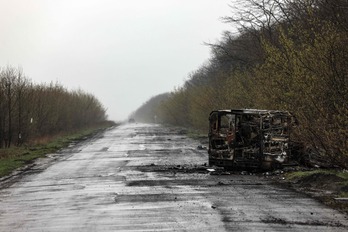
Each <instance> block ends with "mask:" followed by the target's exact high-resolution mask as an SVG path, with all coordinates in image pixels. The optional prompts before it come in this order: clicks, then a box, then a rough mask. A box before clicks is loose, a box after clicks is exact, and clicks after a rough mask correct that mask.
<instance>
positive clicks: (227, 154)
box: [208, 109, 293, 169]
mask: <svg viewBox="0 0 348 232" xmlns="http://www.w3.org/2000/svg"><path fill="white" fill-rule="evenodd" d="M292 121H293V117H292V116H291V114H290V113H289V112H287V111H275V110H257V109H242V110H233V109H232V110H216V111H212V112H211V113H210V116H209V150H208V153H209V165H216V166H221V167H225V168H226V167H227V168H234V167H242V168H255V169H273V168H278V167H281V166H283V165H286V164H288V163H289V158H290V148H289V142H290V129H291V125H292Z"/></svg>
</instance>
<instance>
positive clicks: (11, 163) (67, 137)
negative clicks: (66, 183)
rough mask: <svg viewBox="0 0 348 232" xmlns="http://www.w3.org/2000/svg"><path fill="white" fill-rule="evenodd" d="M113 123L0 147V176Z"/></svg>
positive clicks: (83, 138)
mask: <svg viewBox="0 0 348 232" xmlns="http://www.w3.org/2000/svg"><path fill="white" fill-rule="evenodd" d="M113 125H115V124H113V123H106V124H101V125H98V126H95V127H91V128H86V129H83V130H81V131H77V132H75V133H71V134H64V135H58V136H53V137H45V138H41V139H36V140H35V141H33V142H32V143H31V144H30V145H29V144H23V145H22V146H20V147H15V146H13V147H10V148H4V149H0V177H4V176H7V175H9V174H11V172H13V171H14V170H16V169H17V168H20V167H23V166H25V165H28V164H30V163H33V162H34V160H35V159H37V158H40V157H45V156H46V155H47V154H50V153H55V152H57V151H58V150H60V149H62V148H65V147H67V146H69V144H71V143H73V142H78V141H82V140H85V139H87V138H89V137H91V136H92V135H94V134H96V133H98V132H100V131H102V130H105V129H107V128H109V127H111V126H113Z"/></svg>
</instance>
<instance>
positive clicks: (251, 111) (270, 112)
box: [210, 109, 290, 115]
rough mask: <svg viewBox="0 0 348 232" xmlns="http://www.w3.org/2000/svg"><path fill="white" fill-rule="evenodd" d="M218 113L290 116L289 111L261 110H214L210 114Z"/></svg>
mask: <svg viewBox="0 0 348 232" xmlns="http://www.w3.org/2000/svg"><path fill="white" fill-rule="evenodd" d="M214 112H218V113H220V112H221V113H232V114H288V115H289V114H290V113H289V112H288V111H280V110H260V109H230V110H228V109H224V110H213V111H212V112H211V113H210V114H212V113H214Z"/></svg>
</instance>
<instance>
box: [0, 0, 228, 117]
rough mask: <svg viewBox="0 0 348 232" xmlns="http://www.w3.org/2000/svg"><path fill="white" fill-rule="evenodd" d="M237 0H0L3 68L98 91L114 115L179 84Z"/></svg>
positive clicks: (206, 51)
mask: <svg viewBox="0 0 348 232" xmlns="http://www.w3.org/2000/svg"><path fill="white" fill-rule="evenodd" d="M231 2H233V1H232V0H0V67H5V66H7V65H10V66H14V67H18V66H20V67H22V68H23V71H24V73H25V74H26V76H27V77H28V78H29V79H31V80H32V81H33V82H35V83H42V82H45V83H50V82H51V81H53V82H57V81H58V82H59V83H60V84H62V85H63V86H65V87H66V88H68V89H78V88H80V89H82V90H84V91H86V92H89V93H91V94H93V95H94V96H96V97H97V98H98V99H99V100H100V101H101V103H102V104H103V105H104V106H105V108H107V114H108V115H109V119H111V120H123V119H126V118H127V117H128V116H129V114H130V113H131V112H133V111H135V110H136V109H137V108H138V107H139V106H141V104H142V103H144V102H145V101H147V100H148V99H150V98H151V97H152V96H155V95H157V94H160V93H164V92H170V91H173V90H174V88H175V87H179V86H182V84H183V83H184V81H185V79H186V78H187V76H188V74H189V73H190V72H192V71H194V70H196V69H197V68H199V67H200V66H201V65H202V64H203V63H204V62H206V61H207V60H208V59H209V57H210V48H209V47H207V46H205V45H204V42H211V43H213V42H216V41H217V40H218V39H219V38H220V37H221V34H222V32H223V31H224V30H230V29H231V28H230V26H229V25H227V24H224V23H222V21H221V19H220V18H221V17H224V16H229V15H231V11H232V10H231V8H230V7H229V6H228V5H229V4H232V3H231Z"/></svg>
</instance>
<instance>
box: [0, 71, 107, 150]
mask: <svg viewBox="0 0 348 232" xmlns="http://www.w3.org/2000/svg"><path fill="white" fill-rule="evenodd" d="M105 120H106V110H105V108H104V107H103V105H102V104H101V103H100V102H99V101H98V99H97V98H96V97H94V96H93V95H92V94H89V93H86V92H84V91H82V90H76V91H68V90H67V89H66V88H64V87H63V86H62V85H60V84H59V83H50V84H35V83H33V82H32V81H31V80H30V79H29V78H27V77H26V76H25V75H24V73H23V71H22V69H21V68H13V67H10V66H8V67H4V68H0V148H8V147H10V146H11V145H16V146H20V145H22V144H23V143H30V142H32V141H34V140H36V139H39V138H42V137H49V136H53V135H57V134H60V133H66V132H73V131H76V130H79V129H82V128H87V127H90V126H92V125H95V124H96V123H100V122H104V121H105Z"/></svg>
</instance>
